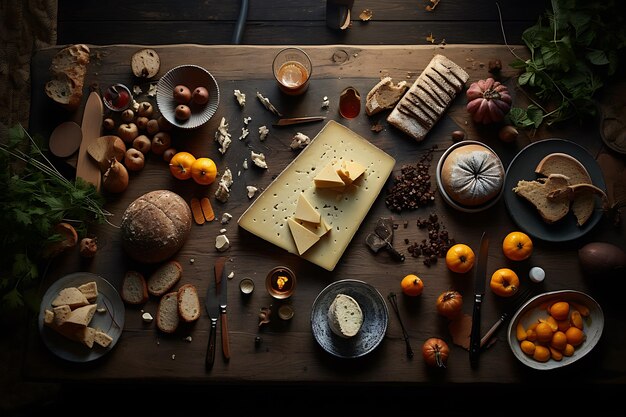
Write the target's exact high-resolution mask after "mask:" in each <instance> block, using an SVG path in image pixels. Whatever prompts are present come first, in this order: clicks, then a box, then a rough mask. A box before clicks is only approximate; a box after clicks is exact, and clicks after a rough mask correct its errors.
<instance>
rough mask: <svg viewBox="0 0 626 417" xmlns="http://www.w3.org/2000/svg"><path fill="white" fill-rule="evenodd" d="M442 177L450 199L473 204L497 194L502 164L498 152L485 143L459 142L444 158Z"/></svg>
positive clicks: (502, 173) (501, 176)
mask: <svg viewBox="0 0 626 417" xmlns="http://www.w3.org/2000/svg"><path fill="white" fill-rule="evenodd" d="M441 181H442V185H443V188H444V190H445V191H446V193H447V194H448V196H449V197H450V198H451V199H452V200H454V201H455V202H457V203H458V204H461V205H464V206H470V207H476V206H480V205H481V204H485V203H487V202H488V201H490V200H491V199H493V198H496V197H497V196H498V195H499V194H500V191H501V190H502V185H503V182H504V166H503V165H502V161H501V160H500V158H499V157H498V155H496V154H495V153H494V152H492V151H491V150H490V149H489V148H487V147H485V146H482V145H477V144H468V145H464V146H459V147H458V148H456V149H454V150H453V151H452V152H450V154H449V155H448V156H447V157H446V159H445V160H444V162H443V166H442V168H441Z"/></svg>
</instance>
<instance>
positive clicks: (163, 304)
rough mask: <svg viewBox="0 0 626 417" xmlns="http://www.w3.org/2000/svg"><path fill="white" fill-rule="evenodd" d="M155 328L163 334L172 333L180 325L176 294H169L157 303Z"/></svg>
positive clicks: (173, 292) (174, 292)
mask: <svg viewBox="0 0 626 417" xmlns="http://www.w3.org/2000/svg"><path fill="white" fill-rule="evenodd" d="M156 322H157V327H158V329H159V330H161V331H162V332H163V333H174V332H175V331H176V329H177V328H178V324H179V323H180V315H179V314H178V292H177V291H172V292H169V293H167V294H165V295H163V297H161V300H160V301H159V307H158V308H157V317H156Z"/></svg>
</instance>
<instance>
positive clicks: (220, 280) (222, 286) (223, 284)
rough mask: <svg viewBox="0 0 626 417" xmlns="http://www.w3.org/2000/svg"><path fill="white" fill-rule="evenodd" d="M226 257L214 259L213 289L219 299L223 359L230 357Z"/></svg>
mask: <svg viewBox="0 0 626 417" xmlns="http://www.w3.org/2000/svg"><path fill="white" fill-rule="evenodd" d="M225 264H226V258H225V257H223V256H220V257H219V258H217V260H216V261H215V266H214V269H215V291H216V293H217V297H218V300H219V306H220V318H221V325H222V353H223V354H224V359H226V360H228V359H230V341H229V338H228V316H227V314H226V305H227V304H228V280H227V279H226V277H224V267H225Z"/></svg>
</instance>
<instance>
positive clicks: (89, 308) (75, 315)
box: [65, 304, 98, 326]
mask: <svg viewBox="0 0 626 417" xmlns="http://www.w3.org/2000/svg"><path fill="white" fill-rule="evenodd" d="M97 308H98V305H97V304H88V305H86V306H82V307H78V308H77V309H75V310H72V313H71V314H70V316H69V317H68V318H67V320H65V324H70V323H71V324H77V325H79V326H88V325H89V323H90V322H91V319H92V318H93V315H94V313H95V312H96V309H97Z"/></svg>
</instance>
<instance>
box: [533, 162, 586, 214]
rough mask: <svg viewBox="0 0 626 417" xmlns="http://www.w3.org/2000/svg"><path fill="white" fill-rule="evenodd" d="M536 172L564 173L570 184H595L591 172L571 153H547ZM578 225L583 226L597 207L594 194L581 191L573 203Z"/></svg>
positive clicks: (544, 173) (542, 173) (546, 173)
mask: <svg viewBox="0 0 626 417" xmlns="http://www.w3.org/2000/svg"><path fill="white" fill-rule="evenodd" d="M535 173H537V174H541V175H544V176H546V177H548V176H549V175H550V174H562V175H565V176H566V177H567V178H569V185H577V184H593V182H592V180H591V177H590V176H589V172H587V169H586V168H585V166H584V165H583V164H581V163H580V161H578V160H577V159H576V158H574V157H573V156H571V155H568V154H565V153H561V152H555V153H551V154H549V155H546V156H545V157H544V158H543V159H542V160H541V161H540V162H539V164H537V167H536V168H535ZM571 209H572V212H573V213H574V216H575V217H576V222H577V224H578V226H582V225H584V224H585V223H587V221H588V220H589V218H590V217H591V215H592V214H593V211H594V209H595V199H594V196H593V194H590V193H581V194H579V195H577V196H576V197H575V198H574V201H572V205H571Z"/></svg>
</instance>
